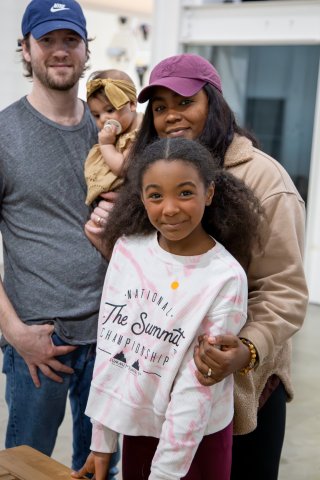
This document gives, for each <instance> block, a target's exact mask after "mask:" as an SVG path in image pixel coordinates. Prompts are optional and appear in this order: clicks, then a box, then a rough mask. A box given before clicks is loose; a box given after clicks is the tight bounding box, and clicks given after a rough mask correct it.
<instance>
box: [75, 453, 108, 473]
mask: <svg viewBox="0 0 320 480" xmlns="http://www.w3.org/2000/svg"><path fill="white" fill-rule="evenodd" d="M111 455H112V453H99V452H91V453H89V455H88V458H87V460H86V463H85V464H84V465H83V467H82V468H80V470H78V471H77V472H71V476H72V477H73V478H83V477H84V476H85V475H86V474H87V473H93V474H94V476H93V477H92V478H93V479H95V480H106V478H107V477H108V471H109V463H110V458H111Z"/></svg>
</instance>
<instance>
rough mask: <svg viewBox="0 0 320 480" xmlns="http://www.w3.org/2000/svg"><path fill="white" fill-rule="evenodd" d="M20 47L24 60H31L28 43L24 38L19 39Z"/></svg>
mask: <svg viewBox="0 0 320 480" xmlns="http://www.w3.org/2000/svg"><path fill="white" fill-rule="evenodd" d="M21 48H22V55H23V58H24V60H25V61H26V62H30V61H31V57H30V49H29V48H28V44H27V42H26V41H25V40H21Z"/></svg>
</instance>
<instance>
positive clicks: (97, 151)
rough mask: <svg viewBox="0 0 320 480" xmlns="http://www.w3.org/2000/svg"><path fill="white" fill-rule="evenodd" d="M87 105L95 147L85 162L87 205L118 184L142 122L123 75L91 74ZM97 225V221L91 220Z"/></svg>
mask: <svg viewBox="0 0 320 480" xmlns="http://www.w3.org/2000/svg"><path fill="white" fill-rule="evenodd" d="M87 102H88V106H89V108H90V110H91V113H92V115H93V116H94V118H95V120H96V124H97V127H98V129H99V130H100V132H99V144H97V145H94V146H93V148H92V149H91V150H90V152H89V154H88V157H87V160H86V162H85V178H86V181H87V186H88V192H87V198H86V204H87V205H90V204H91V203H92V202H93V201H94V200H96V199H97V198H98V197H99V196H100V195H101V193H106V192H109V191H114V190H116V189H117V188H118V187H119V186H120V185H121V183H122V180H121V176H122V175H123V168H124V163H125V160H126V158H127V155H128V152H129V150H130V147H131V145H132V142H133V141H134V140H135V137H136V134H137V131H138V128H139V126H140V123H141V120H142V114H138V113H137V112H136V106H137V96H136V88H135V85H134V83H133V81H132V80H131V78H130V77H129V75H127V74H126V73H125V72H122V71H121V70H105V71H99V72H94V73H93V74H92V75H91V76H90V78H89V80H88V82H87ZM95 221H96V223H97V224H98V225H99V224H100V222H101V221H102V219H101V217H97V218H96V219H95Z"/></svg>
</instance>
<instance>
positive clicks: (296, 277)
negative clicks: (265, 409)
mask: <svg viewBox="0 0 320 480" xmlns="http://www.w3.org/2000/svg"><path fill="white" fill-rule="evenodd" d="M225 168H226V169H227V170H228V171H229V172H230V173H232V174H233V175H235V176H236V177H238V178H240V179H242V180H243V181H244V182H245V183H246V185H247V186H249V187H250V188H251V189H252V190H253V191H254V193H255V195H256V196H257V197H258V198H259V199H260V201H261V203H262V206H263V208H264V210H265V214H266V222H265V225H264V228H263V233H262V248H263V250H262V251H261V249H260V251H259V249H258V248H257V249H256V250H255V251H253V252H252V257H251V260H250V262H249V265H248V269H247V274H248V283H249V303H248V321H247V323H246V325H245V326H244V328H243V329H242V331H241V333H240V336H242V337H245V338H248V339H249V340H251V341H252V342H253V344H254V345H255V347H256V349H257V351H258V354H259V365H258V367H257V368H256V369H255V370H254V371H251V372H249V374H248V375H245V376H243V375H240V374H235V417H234V433H235V434H245V433H249V432H250V431H252V430H254V429H255V428H256V425H257V410H258V404H259V397H260V395H261V392H262V391H263V388H264V386H265V384H266V382H267V380H268V378H269V377H270V376H271V375H272V374H276V375H278V376H279V377H280V379H281V381H282V382H283V384H284V386H285V389H286V392H287V395H288V400H291V399H292V397H293V390H292V384H291V378H290V364H291V340H290V339H291V337H292V335H293V334H294V333H295V332H297V331H298V330H299V328H300V327H301V325H302V323H303V320H304V318H305V314H306V307H307V300H308V293H307V286H306V280H305V276H304V271H303V251H304V230H305V210H304V202H303V200H302V198H301V197H300V195H299V193H298V191H297V189H296V188H295V186H294V184H293V182H292V180H291V178H290V177H289V175H288V173H287V172H286V171H285V170H284V169H283V167H282V166H281V165H280V164H279V163H278V162H276V161H275V160H274V159H273V158H271V157H269V156H268V155H266V154H265V153H263V152H261V151H260V150H258V149H256V148H254V147H253V146H252V143H251V141H250V140H248V139H247V138H246V137H240V136H238V135H236V136H235V138H234V140H233V142H232V144H231V145H230V146H229V148H228V150H227V153H226V156H225Z"/></svg>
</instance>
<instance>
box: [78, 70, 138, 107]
mask: <svg viewBox="0 0 320 480" xmlns="http://www.w3.org/2000/svg"><path fill="white" fill-rule="evenodd" d="M101 87H103V88H104V93H105V94H106V97H107V98H108V100H109V102H110V103H111V104H112V105H113V106H114V108H115V109H116V110H120V108H122V107H124V105H125V104H126V103H128V102H134V103H135V102H136V101H137V91H136V87H135V86H134V85H133V84H132V83H129V82H126V81H125V80H113V79H112V78H96V79H95V80H89V82H88V83H87V100H88V98H89V97H90V96H91V95H92V94H93V93H94V92H95V91H96V90H99V88H101Z"/></svg>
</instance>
